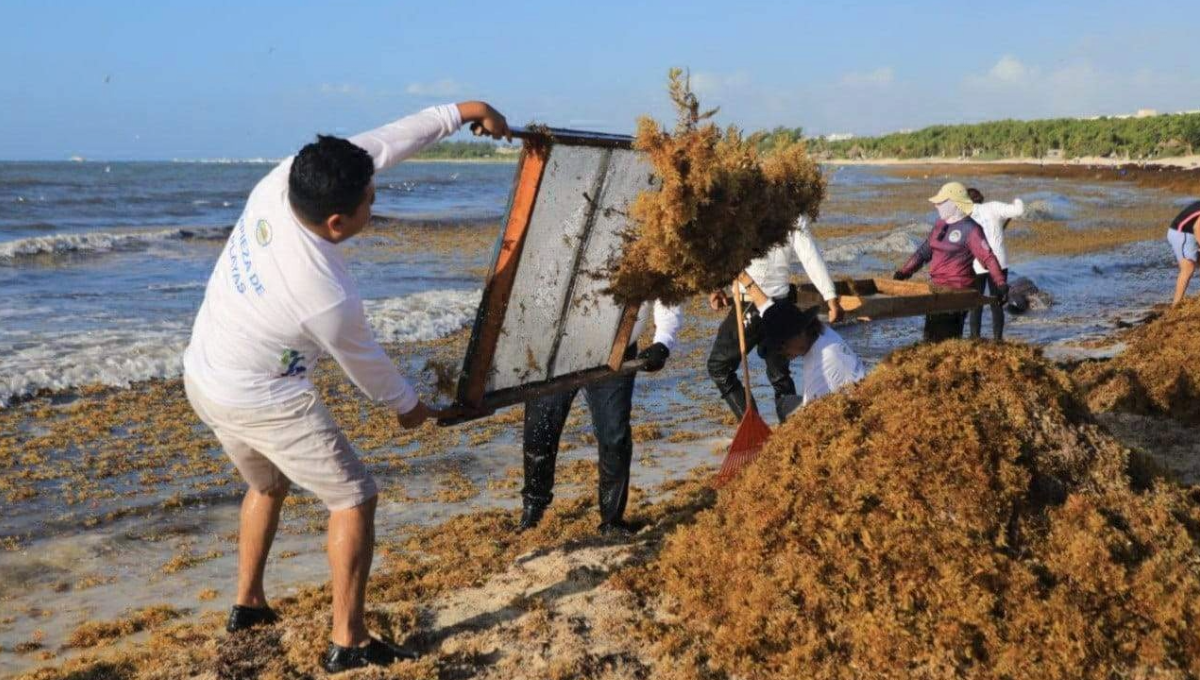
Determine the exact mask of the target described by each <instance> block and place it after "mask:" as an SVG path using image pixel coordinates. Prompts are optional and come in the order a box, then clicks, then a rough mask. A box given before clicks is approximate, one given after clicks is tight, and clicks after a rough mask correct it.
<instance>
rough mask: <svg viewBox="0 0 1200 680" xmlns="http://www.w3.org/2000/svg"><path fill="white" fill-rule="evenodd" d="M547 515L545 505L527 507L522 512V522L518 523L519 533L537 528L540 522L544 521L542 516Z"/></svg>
mask: <svg viewBox="0 0 1200 680" xmlns="http://www.w3.org/2000/svg"><path fill="white" fill-rule="evenodd" d="M544 514H546V506H544V505H526V506H525V508H524V509H523V510H521V521H520V522H518V523H517V533H518V534H519V533H522V532H525V531H529V530H530V529H532V528H534V527H536V526H537V525H538V522H541V521H542V515H544Z"/></svg>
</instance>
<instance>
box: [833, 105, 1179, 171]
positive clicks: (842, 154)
mask: <svg viewBox="0 0 1200 680" xmlns="http://www.w3.org/2000/svg"><path fill="white" fill-rule="evenodd" d="M809 150H810V151H812V152H814V153H818V154H822V155H825V156H828V157H833V158H929V157H947V158H958V157H977V158H1015V157H1044V156H1048V155H1051V154H1061V155H1062V156H1063V157H1065V158H1079V157H1082V156H1107V157H1117V158H1129V159H1132V160H1139V159H1149V158H1161V157H1169V156H1183V155H1190V154H1194V153H1197V152H1200V114H1198V113H1187V114H1166V115H1160V116H1151V117H1147V118H1098V119H1095V120H1078V119H1074V118H1057V119H1051V120H1032V121H1019V120H1001V121H995V122H990V123H978V124H974V125H934V126H932V127H927V128H925V129H923V130H917V131H915V132H897V133H893V134H888V135H882V136H879V137H857V138H854V139H847V140H839V141H836V142H830V141H828V140H826V139H824V138H821V137H819V138H814V139H810V140H809Z"/></svg>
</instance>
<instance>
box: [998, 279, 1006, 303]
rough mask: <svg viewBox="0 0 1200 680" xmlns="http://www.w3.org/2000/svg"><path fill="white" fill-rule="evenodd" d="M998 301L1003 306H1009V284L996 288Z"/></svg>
mask: <svg viewBox="0 0 1200 680" xmlns="http://www.w3.org/2000/svg"><path fill="white" fill-rule="evenodd" d="M996 299H997V300H999V302H1000V304H1002V305H1006V304H1008V284H1007V283H1006V284H1004V285H1003V286H1000V287H998V288H996Z"/></svg>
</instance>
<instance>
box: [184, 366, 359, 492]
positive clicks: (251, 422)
mask: <svg viewBox="0 0 1200 680" xmlns="http://www.w3.org/2000/svg"><path fill="white" fill-rule="evenodd" d="M183 386H184V389H185V390H186V391H187V397H188V402H189V403H191V405H192V409H194V410H195V411H196V415H198V416H200V420H202V421H204V424H205V425H207V426H208V427H209V428H211V429H212V431H213V434H215V435H216V436H217V440H218V441H220V442H221V446H222V447H224V449H225V454H226V455H227V456H229V459H230V460H232V461H233V464H234V465H235V466H237V469H238V472H240V473H241V474H242V478H243V479H245V480H246V483H247V484H249V485H250V488H252V489H254V490H255V491H260V492H267V491H273V490H277V489H280V488H286V487H287V484H288V482H289V481H291V482H292V483H294V484H296V485H297V486H299V487H301V488H303V489H306V490H308V491H310V492H312V494H313V495H314V496H316V497H317V498H319V499H321V502H323V503H324V504H325V506H326V507H327V508H329V509H330V510H345V509H347V508H353V507H355V506H356V505H362V504H363V503H365V502H367V501H368V500H370V499H371V498H373V497H374V496H375V495H376V494H377V493H378V489H377V487H376V486H375V480H374V478H372V477H371V473H370V472H368V471H367V468H366V466H364V465H363V464H362V461H360V460H359V459H358V456H356V455H355V454H354V449H353V447H351V446H350V441H349V440H348V439H346V435H345V434H343V433H342V430H341V428H339V427H338V426H337V423H336V422H334V420H333V416H332V415H330V413H329V409H327V408H325V405H324V404H322V403H321V400H320V399H319V398H318V397H317V394H316V392H312V391H310V392H305V393H304V394H301V395H299V396H297V397H293V398H292V399H289V400H288V401H285V402H284V403H282V404H272V405H269V406H262V407H259V408H234V407H230V406H222V405H220V404H216V403H214V402H212V401H209V400H208V399H207V398H206V397H205V396H204V394H203V393H202V392H201V391H200V389H199V388H198V387H197V386H196V384H195V383H194V382H192V381H191V380H190V379H189V378H188V377H187V376H186V375H185V376H184V379H183Z"/></svg>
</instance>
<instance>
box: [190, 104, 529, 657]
mask: <svg viewBox="0 0 1200 680" xmlns="http://www.w3.org/2000/svg"><path fill="white" fill-rule="evenodd" d="M468 122H469V123H471V125H472V128H473V129H474V130H475V132H476V134H488V135H490V136H492V137H494V138H500V137H508V136H510V133H509V130H508V124H507V123H506V122H505V120H504V116H502V115H500V114H499V113H498V112H497V111H496V110H495V109H493V108H492V107H491V106H488V105H487V104H484V103H482V102H465V103H461V104H448V105H445V106H435V107H432V108H428V109H425V110H424V111H421V112H419V113H416V114H414V115H411V116H408V117H407V118H402V119H400V120H398V121H396V122H394V123H390V124H388V125H385V126H383V127H381V128H378V129H375V130H371V131H369V132H364V133H362V134H359V135H356V136H354V137H351V138H350V139H348V140H347V139H339V138H337V137H327V136H320V137H318V138H317V141H316V142H314V143H312V144H309V145H307V146H305V147H304V148H303V149H301V150H300V153H298V154H296V155H295V156H293V157H291V158H288V159H287V160H285V161H283V162H282V163H280V164H279V165H278V166H276V167H275V169H274V170H272V171H271V172H270V173H269V174H268V175H267V176H266V177H265V178H264V179H263V180H262V181H260V182H259V183H258V185H257V186H256V187H254V190H253V191H252V192H251V193H250V197H249V198H248V199H247V201H246V207H245V209H244V210H243V211H242V216H241V218H240V219H239V220H238V222H237V225H236V226H235V227H234V230H233V233H232V234H231V235H230V237H229V240H228V242H226V244H225V249H224V250H223V251H222V252H221V256H220V257H219V258H218V259H217V264H216V267H215V269H214V270H213V273H212V276H211V277H210V278H209V280H208V287H207V288H206V289H205V293H204V302H203V303H202V304H201V306H200V311H199V313H197V315H196V323H195V325H194V326H193V328H192V339H191V342H190V344H189V345H188V348H187V351H186V352H185V353H184V358H183V364H184V388H185V389H186V391H187V396H188V401H189V402H191V405H192V408H193V409H195V411H196V414H197V415H198V416H199V417H200V420H202V421H204V423H205V424H206V425H207V426H208V427H209V428H211V429H212V431H213V434H215V435H216V437H217V440H218V441H220V442H221V446H222V447H224V449H225V453H226V455H228V456H229V458H230V459H231V460H232V461H233V464H234V465H235V466H236V467H237V469H238V472H240V473H241V475H242V478H243V479H245V481H246V483H247V484H248V485H249V487H250V488H249V489H248V490H247V491H246V496H245V499H244V500H243V502H242V509H241V517H240V526H239V528H238V586H237V597H236V599H235V601H234V606H233V609H232V611H231V612H230V614H229V621H228V623H227V624H226V629H227V630H228V631H229V632H231V633H233V632H237V631H240V630H244V629H247V628H252V627H254V626H259V625H265V624H270V623H273V622H274V621H276V620H277V618H278V617H277V616H276V614H275V612H274V611H273V610H272V609H271V608H270V607H269V606H268V604H267V596H266V592H265V590H264V588H263V571H264V569H265V567H266V563H267V553H268V552H269V551H270V549H271V542H272V541H273V540H274V538H275V530H276V528H277V527H278V525H279V511H280V509H281V508H282V507H283V501H284V499H285V498H286V497H287V494H288V489H289V487H290V486H291V485H292V484H296V485H297V486H299V487H301V488H304V489H306V490H308V491H309V492H311V493H312V494H313V495H314V496H316V497H317V498H318V499H320V500H321V502H322V503H324V504H325V507H326V508H328V510H329V543H328V547H327V553H328V558H329V567H330V571H331V572H332V584H331V588H330V591H331V595H332V600H333V617H332V618H333V630H332V632H331V635H330V643H329V648H328V651H327V653H326V655H325V659H324V666H325V669H326V670H327V671H328V672H330V673H337V672H341V671H344V670H348V669H351V668H358V667H361V666H367V665H388V664H391V663H392V662H394V661H397V660H400V659H412V658H415V657H416V654H414V653H412V652H410V651H408V650H405V649H403V648H400V647H397V646H395V645H392V644H390V643H387V642H384V641H382V640H379V639H376V638H373V637H371V635H370V634H369V633H368V632H367V626H366V623H365V622H364V621H363V610H364V606H365V604H364V600H365V594H366V588H367V577H368V575H369V574H370V572H371V559H372V556H373V553H374V549H375V503H376V498H377V488H376V486H375V480H374V479H373V478H372V477H371V473H370V472H368V471H367V468H366V467H365V466H364V465H363V463H362V461H361V460H359V458H358V456H357V455H355V453H354V449H353V448H352V447H351V445H350V442H349V440H348V439H347V438H346V435H345V434H344V433H343V432H342V431H341V429H340V428H339V427H338V425H337V423H336V422H335V421H334V419H333V417H332V415H331V414H330V413H329V410H328V409H326V408H325V405H324V404H322V403H321V398H320V395H319V394H318V392H317V390H316V388H315V387H314V386H313V384H312V382H311V381H310V380H309V376H310V375H311V374H312V369H313V368H314V367H315V366H316V363H317V359H318V358H319V357H321V356H322V355H328V356H330V357H332V358H333V360H334V361H336V362H337V363H338V365H340V366H341V368H342V370H343V371H345V373H346V375H347V376H348V377H349V378H350V380H351V381H352V382H353V383H354V384H355V385H357V386H358V388H359V389H360V390H362V391H363V393H365V394H366V395H367V396H368V397H370V398H371V399H372V400H373V401H376V402H378V403H381V404H386V405H387V406H388V407H389V408H391V409H392V410H393V411H395V413H396V422H397V424H398V425H399V426H400V427H402V428H405V429H412V428H415V427H418V426H420V425H421V423H423V422H425V421H426V420H427V419H429V418H432V417H434V416H436V415H437V414H436V413H435V412H434V411H432V410H431V409H430V408H428V407H427V406H426V405H425V404H423V403H421V400H420V399H419V398H418V397H417V393H416V392H415V391H414V390H413V388H412V386H411V385H410V384H409V383H408V381H406V380H405V379H404V377H403V376H401V375H400V372H399V371H398V370H396V364H395V363H393V361H392V359H391V358H390V357H389V356H388V355H387V353H385V352H384V351H383V348H382V347H380V346H379V343H378V342H376V340H375V338H374V336H373V334H372V332H371V326H370V324H369V323H368V322H367V318H366V315H365V314H364V312H363V303H362V298H361V297H360V296H359V293H358V287H357V285H356V284H355V282H354V279H353V278H352V277H351V276H350V271H349V267H348V266H347V262H346V259H345V255H344V252H343V250H342V248H341V247H339V244H341V243H343V242H345V241H346V240H348V239H350V238H352V237H354V236H355V235H356V234H358V233H359V232H361V231H362V230H363V229H365V228H366V227H367V223H368V222H369V221H370V219H371V204H372V203H373V202H374V200H375V182H374V176H375V173H376V172H379V171H381V170H386V169H387V168H390V167H392V166H394V165H396V164H397V163H399V162H400V161H402V160H404V159H405V158H408V157H409V156H412V155H413V154H415V153H417V152H418V151H420V150H421V149H423V148H425V147H426V146H428V145H430V144H433V143H434V142H437V141H438V140H440V139H443V138H445V137H447V136H449V135H452V134H454V133H455V132H457V131H458V129H459V128H460V127H461V126H462V125H463V123H468Z"/></svg>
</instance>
